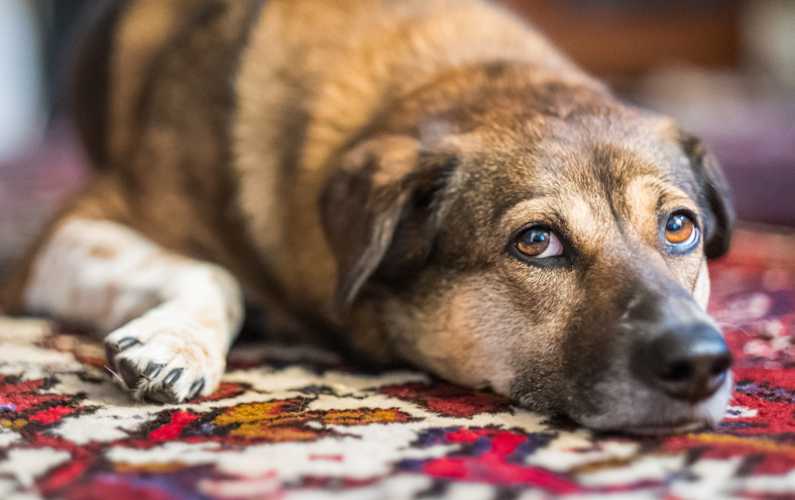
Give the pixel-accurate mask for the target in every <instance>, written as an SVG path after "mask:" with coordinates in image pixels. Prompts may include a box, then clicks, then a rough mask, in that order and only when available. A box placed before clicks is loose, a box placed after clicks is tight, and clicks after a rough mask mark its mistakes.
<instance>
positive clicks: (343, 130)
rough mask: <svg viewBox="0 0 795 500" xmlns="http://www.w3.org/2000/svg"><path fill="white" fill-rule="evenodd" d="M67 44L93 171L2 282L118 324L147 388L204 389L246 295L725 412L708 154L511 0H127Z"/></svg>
mask: <svg viewBox="0 0 795 500" xmlns="http://www.w3.org/2000/svg"><path fill="white" fill-rule="evenodd" d="M77 67H78V73H77V85H76V94H77V106H76V114H77V118H78V124H79V128H80V131H81V134H82V136H83V139H84V142H85V145H86V147H87V149H88V151H89V153H90V156H91V159H92V162H93V163H94V166H95V167H96V176H95V179H94V180H93V182H92V183H91V185H90V186H89V187H88V188H87V189H86V190H85V192H83V193H82V194H80V195H79V196H77V197H76V198H75V199H74V200H73V201H72V202H71V204H70V205H69V206H68V207H67V208H66V209H65V210H64V211H63V212H62V213H61V215H60V216H59V217H58V218H57V219H56V220H55V221H54V222H53V223H52V224H51V225H50V227H49V229H48V230H47V231H46V232H45V233H44V235H43V236H42V238H41V239H40V242H39V243H38V244H37V246H36V248H35V251H33V252H31V254H30V258H29V259H28V261H27V264H25V265H23V266H21V272H20V273H19V276H18V277H17V278H16V280H15V281H14V284H13V286H11V287H10V290H9V291H8V294H7V301H8V302H9V303H10V304H11V305H13V306H14V307H15V308H16V310H19V311H23V310H24V311H34V312H42V313H46V314H50V315H53V316H56V317H59V318H61V319H64V320H71V321H77V322H82V323H86V324H88V325H90V326H92V327H94V328H95V329H97V330H99V331H101V332H103V333H106V334H107V336H106V337H105V338H106V345H107V347H108V354H109V362H110V363H112V364H113V366H114V367H115V368H116V369H117V371H118V372H119V373H120V375H121V378H122V379H123V384H122V385H124V387H125V388H126V389H127V390H129V391H130V392H131V393H133V394H134V395H135V396H136V397H139V398H141V397H146V398H149V399H155V400H159V401H164V402H180V401H184V400H186V399H189V398H192V397H194V396H197V395H200V394H207V393H208V392H210V391H212V390H213V389H214V388H215V387H216V386H217V384H218V381H219V379H220V377H221V375H222V373H223V369H224V359H225V356H226V353H227V350H228V347H229V344H230V343H231V342H232V340H233V338H234V336H235V334H236V332H237V329H238V328H239V325H240V321H241V316H242V300H243V296H244V294H245V296H246V297H248V298H249V299H250V300H252V301H255V302H258V303H260V304H263V305H264V306H265V308H266V310H267V312H268V316H269V318H270V319H271V321H272V322H273V323H274V326H273V328H275V329H278V330H285V329H286V330H289V331H298V330H300V329H303V328H306V327H310V328H314V329H318V328H319V329H321V330H323V331H329V332H337V333H329V335H338V336H341V337H342V338H345V339H347V340H348V341H349V343H350V344H351V345H352V346H353V347H355V348H356V349H357V350H358V351H359V352H361V353H364V354H365V355H366V356H368V357H369V358H370V359H373V360H376V361H390V360H396V359H397V360H404V361H409V362H411V363H414V364H416V365H418V366H421V367H424V368H426V369H428V370H430V371H432V372H434V373H436V374H437V375H439V376H441V377H444V378H446V379H448V380H451V381H454V382H457V383H460V384H466V385H469V386H473V387H491V388H492V389H493V390H495V391H496V392H498V393H500V394H504V395H507V396H510V397H512V398H513V399H514V400H516V401H517V402H518V403H520V404H522V405H524V406H527V407H529V408H533V409H536V410H541V411H544V412H548V413H556V414H566V415H568V416H570V417H571V418H573V419H574V420H576V421H577V422H579V423H581V424H584V425H587V426H590V427H593V428H596V429H620V430H624V431H631V432H663V431H672V430H682V429H690V428H694V427H698V426H702V425H704V424H715V423H716V422H717V421H719V420H720V418H721V417H722V415H723V412H724V410H725V407H726V404H727V401H728V397H729V394H730V389H731V380H730V378H731V377H730V374H729V371H728V368H729V364H730V362H731V359H730V356H729V353H728V350H727V348H726V345H725V343H724V342H723V340H722V337H721V334H720V332H719V330H718V329H717V327H716V326H715V325H714V323H713V322H712V321H711V320H710V318H709V317H708V316H707V315H706V313H705V312H704V307H705V304H706V302H707V297H708V294H709V278H708V274H707V264H706V259H707V258H710V257H717V256H720V255H721V254H723V253H724V252H725V251H726V249H727V247H728V243H729V234H730V229H731V224H732V219H733V215H732V209H731V206H730V204H729V201H728V198H727V186H726V182H725V180H724V178H723V176H722V174H721V172H720V170H719V168H718V166H717V165H716V164H715V162H714V160H713V158H712V157H711V156H710V155H709V154H707V153H705V152H704V150H703V148H702V147H701V145H700V144H699V142H698V141H697V140H696V139H694V138H693V137H691V136H689V135H687V134H685V133H683V132H681V131H680V130H679V129H678V128H677V127H676V125H675V124H674V123H673V122H672V121H671V120H670V119H668V118H665V117H662V116H658V115H656V114H653V113H650V112H647V111H643V110H640V109H636V108H634V107H630V106H626V105H623V104H621V103H620V102H619V101H617V100H616V98H615V97H613V96H612V95H611V94H610V92H609V91H608V90H606V89H605V88H604V87H603V86H602V85H601V84H599V83H597V82H595V81H594V80H592V79H591V78H590V77H588V76H587V75H585V74H583V73H582V72H581V71H580V70H578V69H577V68H576V67H574V66H573V65H572V64H571V63H570V62H569V61H567V60H566V59H565V58H564V57H563V56H561V55H560V54H559V53H558V52H556V51H555V50H554V49H553V48H552V47H550V46H549V45H548V43H547V42H546V41H545V40H544V39H543V38H541V37H540V35H539V34H537V33H536V32H535V31H533V30H532V29H530V28H529V27H527V26H526V25H524V24H523V23H521V22H520V21H519V20H517V19H515V18H514V17H512V16H511V15H510V14H508V13H507V12H505V11H503V10H501V9H500V8H498V7H495V6H493V5H491V4H489V3H486V2H481V1H476V0H405V1H400V2H398V1H387V0H334V1H329V0H268V1H255V0H171V1H168V2H163V1H162V0H130V1H127V2H112V3H110V4H109V5H108V6H107V7H106V8H105V9H103V11H102V13H101V14H100V15H99V16H98V20H97V23H96V27H95V28H94V29H93V31H92V35H91V36H90V37H89V39H88V40H87V42H86V44H85V49H84V50H83V52H82V55H81V57H80V60H79V61H78V65H77Z"/></svg>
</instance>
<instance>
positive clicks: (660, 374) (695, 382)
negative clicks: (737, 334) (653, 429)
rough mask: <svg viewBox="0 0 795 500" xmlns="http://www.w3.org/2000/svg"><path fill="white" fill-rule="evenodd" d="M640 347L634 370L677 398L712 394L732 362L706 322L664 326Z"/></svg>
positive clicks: (712, 328)
mask: <svg viewBox="0 0 795 500" xmlns="http://www.w3.org/2000/svg"><path fill="white" fill-rule="evenodd" d="M642 346H643V347H642V349H641V351H640V353H641V355H640V356H639V358H636V359H637V361H639V362H640V363H639V364H637V365H636V366H637V367H638V368H639V370H638V371H637V372H636V373H638V374H639V375H640V376H641V377H642V378H643V379H645V380H647V381H648V383H650V384H651V385H652V386H654V387H656V388H658V389H659V390H662V391H663V392H664V393H666V394H668V395H669V396H671V397H674V398H676V399H684V400H688V401H692V402H695V401H700V400H703V399H706V398H707V397H709V396H711V395H712V394H713V393H714V392H715V391H717V390H718V388H719V387H720V386H721V385H722V384H723V382H724V381H725V376H726V373H727V372H728V370H729V368H730V366H731V363H732V358H731V354H730V352H729V349H728V346H727V345H726V342H725V341H724V340H723V336H722V335H721V334H720V332H719V331H718V330H716V329H715V328H714V327H712V326H711V325H709V324H707V323H696V324H691V325H683V326H680V327H677V328H671V329H667V330H665V331H663V332H661V333H659V334H657V335H655V336H654V338H653V339H651V340H650V341H647V342H643V344H642ZM644 373H645V374H646V375H643V374H644Z"/></svg>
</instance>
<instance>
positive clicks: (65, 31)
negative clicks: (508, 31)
mask: <svg viewBox="0 0 795 500" xmlns="http://www.w3.org/2000/svg"><path fill="white" fill-rule="evenodd" d="M163 1H168V0H163ZM501 3H504V4H506V5H508V6H509V7H510V8H511V9H513V10H515V11H516V12H518V13H520V14H521V15H523V16H525V17H526V18H527V19H529V20H530V21H531V22H532V23H533V24H535V25H536V26H537V27H538V28H540V29H541V30H542V31H544V32H545V33H546V34H547V35H548V36H549V37H550V38H551V39H552V40H553V41H554V42H555V43H556V44H557V45H558V46H560V47H561V48H562V49H563V50H564V51H565V52H566V53H568V54H569V55H570V56H571V57H572V58H573V59H574V60H575V61H577V62H578V63H580V64H581V65H582V66H584V67H585V68H586V69H588V70H589V71H590V72H592V73H594V74H596V75H597V76H599V77H600V78H603V79H605V80H607V81H608V82H609V83H610V84H611V85H612V86H613V88H614V89H616V91H617V92H619V93H620V94H621V95H622V96H624V97H625V98H626V99H627V100H630V101H633V102H636V103H639V104H642V105H644V106H647V107H649V108H652V109H656V110H659V111H662V112H665V113H668V114H670V115H673V116H674V117H676V118H677V119H678V120H679V121H680V122H681V123H682V124H683V125H684V126H685V128H688V129H689V130H691V131H692V132H695V133H697V134H699V135H700V136H702V137H703V138H704V139H705V140H706V142H707V143H708V144H709V145H710V146H711V147H712V149H713V150H714V151H715V152H716V154H717V156H718V157H719V159H720V160H721V162H722V164H723V165H724V168H725V170H726V172H727V175H728V177H729V179H730V181H731V183H732V185H733V188H734V191H735V198H736V204H737V208H738V212H739V214H740V217H741V218H742V219H743V220H744V221H747V222H753V223H765V224H774V225H779V226H782V227H783V226H790V227H795V1H793V0H750V1H740V0H647V1H641V0H548V1H542V0H503V1H502V2H501ZM96 5H97V0H2V1H0V74H2V75H3V77H2V79H0V263H1V262H2V259H3V257H5V256H8V255H9V254H12V253H15V252H18V251H19V249H20V248H21V247H22V246H23V245H24V243H25V242H26V241H28V240H29V239H30V237H31V236H32V235H33V234H35V232H36V230H37V228H38V227H39V225H40V224H41V222H42V220H43V219H44V218H46V216H47V215H48V214H49V213H50V212H51V211H52V210H53V206H54V205H56V204H57V202H58V201H59V200H61V199H62V198H63V197H64V196H65V195H66V194H68V193H69V192H71V191H73V190H74V189H76V188H77V187H79V185H80V184H81V182H82V181H83V180H84V178H85V169H84V164H83V159H82V155H81V152H80V149H79V147H78V146H76V144H75V143H74V141H73V136H72V133H71V129H70V127H69V121H68V113H66V112H65V110H66V106H64V103H63V101H62V100H61V99H60V95H61V90H62V89H63V88H64V83H63V79H62V78H60V75H61V74H62V73H63V68H64V66H65V65H66V64H67V61H68V60H69V56H70V49H71V45H72V44H71V42H70V40H71V39H72V38H73V35H74V33H75V32H76V31H79V29H80V28H79V26H80V23H79V22H77V20H78V18H79V17H80V15H81V11H82V10H83V9H86V8H96ZM793 250H794V251H795V249H793Z"/></svg>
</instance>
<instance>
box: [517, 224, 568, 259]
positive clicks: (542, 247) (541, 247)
mask: <svg viewBox="0 0 795 500" xmlns="http://www.w3.org/2000/svg"><path fill="white" fill-rule="evenodd" d="M514 248H515V249H516V251H518V252H519V253H520V254H522V255H523V256H525V257H530V258H533V259H546V258H549V257H557V256H559V255H563V244H562V243H561V242H560V238H558V237H557V236H556V235H555V233H553V232H552V231H550V230H549V229H548V228H546V227H544V226H532V227H529V228H527V229H525V230H523V231H522V232H521V233H519V234H518V235H517V236H516V240H515V241H514Z"/></svg>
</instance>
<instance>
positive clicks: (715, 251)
mask: <svg viewBox="0 0 795 500" xmlns="http://www.w3.org/2000/svg"><path fill="white" fill-rule="evenodd" d="M681 137H682V138H681V141H682V147H683V149H684V151H685V153H686V154H687V156H688V157H689V158H690V165H691V168H692V169H693V173H694V174H695V178H696V182H697V184H698V188H699V191H700V193H699V196H700V200H699V203H700V204H701V205H702V211H703V212H704V214H705V217H706V220H705V222H704V225H705V228H704V229H705V231H704V233H705V234H704V253H705V254H706V256H707V258H710V259H715V258H717V257H720V256H722V255H724V254H725V253H726V252H727V251H728V250H729V244H730V243H731V235H732V229H733V227H734V221H735V212H734V206H733V204H732V196H731V189H730V187H729V183H728V182H727V181H726V177H725V176H724V174H723V170H722V169H721V167H720V165H719V164H718V161H717V159H716V158H715V156H714V155H713V154H712V153H710V152H709V151H708V150H707V149H706V148H705V147H704V145H703V144H702V142H701V141H700V140H699V139H698V138H696V137H694V136H692V135H689V134H682V136H681Z"/></svg>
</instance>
